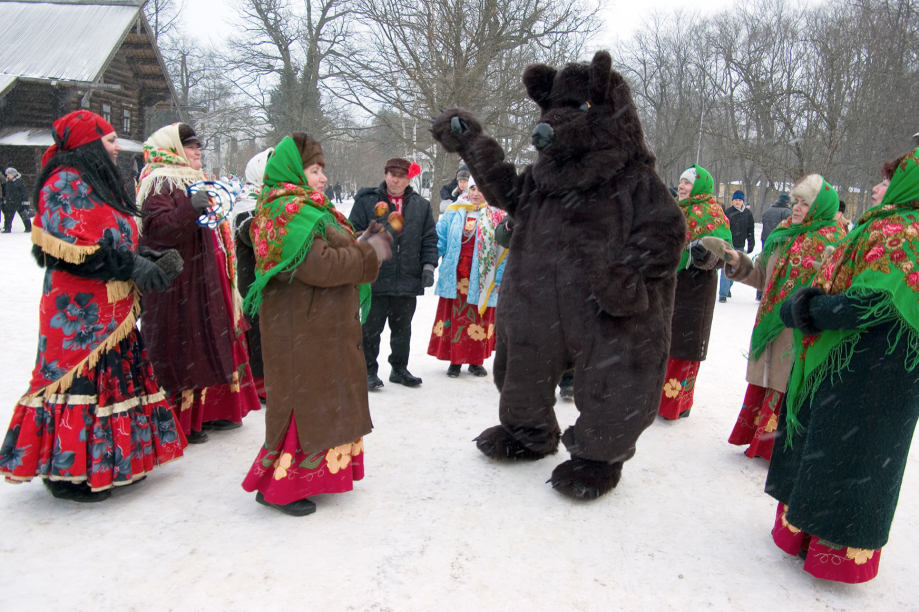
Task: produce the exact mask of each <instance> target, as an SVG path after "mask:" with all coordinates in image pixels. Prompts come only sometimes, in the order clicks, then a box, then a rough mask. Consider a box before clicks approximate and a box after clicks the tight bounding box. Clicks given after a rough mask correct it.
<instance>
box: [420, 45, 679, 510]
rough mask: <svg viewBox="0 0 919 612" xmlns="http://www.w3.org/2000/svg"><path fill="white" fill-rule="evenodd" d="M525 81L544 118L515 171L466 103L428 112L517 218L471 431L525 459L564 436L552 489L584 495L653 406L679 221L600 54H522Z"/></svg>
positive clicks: (611, 468)
mask: <svg viewBox="0 0 919 612" xmlns="http://www.w3.org/2000/svg"><path fill="white" fill-rule="evenodd" d="M523 83H524V85H525V86H526V90H527V94H528V95H529V97H530V98H532V99H533V100H534V101H535V102H536V103H537V104H538V105H539V107H540V109H541V111H542V115H541V118H540V123H539V124H538V125H537V126H536V127H535V129H534V130H533V144H534V146H535V147H536V149H537V150H538V157H537V160H536V163H534V164H532V165H530V166H527V167H526V168H524V169H523V172H521V173H520V174H518V173H517V170H516V168H515V166H514V165H513V164H511V163H508V162H506V161H505V160H504V151H503V149H502V148H501V146H500V145H499V144H498V143H497V142H496V141H495V140H494V139H493V138H491V137H490V136H487V135H486V134H485V133H484V131H483V129H482V125H481V124H480V123H479V122H478V121H477V120H476V119H475V117H474V116H473V115H472V114H471V113H470V112H468V111H466V110H465V109H462V108H454V109H451V110H448V111H446V112H444V113H442V114H441V115H440V116H439V117H437V119H435V121H434V125H433V133H434V138H435V139H436V140H437V141H438V142H440V143H441V144H442V145H443V146H444V148H446V149H447V150H448V151H450V152H456V153H459V154H460V156H461V157H462V158H463V160H464V161H465V162H466V164H467V165H468V167H469V170H470V171H471V173H472V176H473V177H474V178H475V181H476V185H477V186H478V187H479V189H481V190H482V192H483V193H484V194H485V197H486V199H487V201H488V203H489V204H491V205H493V206H496V207H498V208H501V209H503V210H506V211H507V212H508V213H509V214H510V215H511V216H512V217H513V219H514V230H513V236H512V238H511V243H510V250H509V251H508V258H507V266H506V268H505V272H504V278H503V280H502V284H501V295H500V299H499V300H498V311H497V326H498V347H497V354H496V356H495V366H494V374H495V383H496V384H497V386H498V390H499V391H500V393H501V400H500V404H499V417H500V422H501V425H499V426H496V427H492V428H490V429H487V430H485V431H484V432H482V434H480V435H479V436H478V438H476V443H477V446H478V448H479V450H481V451H482V452H483V453H484V454H485V455H487V456H489V457H491V458H493V459H505V460H507V459H509V460H537V459H541V458H543V457H545V456H547V455H550V454H553V453H555V452H557V450H558V442H559V440H560V439H561V440H562V441H563V442H564V443H565V446H566V448H567V449H568V451H569V452H570V453H571V459H570V460H568V461H565V462H564V463H562V464H560V465H558V466H557V467H556V468H555V470H554V471H553V472H552V478H551V482H552V486H553V487H554V488H555V489H556V490H557V491H559V492H561V493H563V494H565V495H567V496H569V497H573V498H576V499H594V498H597V497H600V496H601V495H603V494H604V493H607V492H609V491H610V490H612V489H613V487H615V486H616V484H617V483H618V482H619V477H620V475H621V473H622V464H623V462H625V461H627V460H628V459H630V458H631V457H632V456H633V455H634V454H635V444H636V442H637V440H638V436H639V435H640V434H641V432H642V431H644V430H645V429H646V428H647V427H648V426H649V425H650V424H651V423H653V422H654V418H655V415H656V414H657V409H658V405H659V404H660V395H661V389H662V387H663V384H664V374H665V372H666V368H667V357H668V353H669V349H670V318H671V314H672V312H673V298H674V288H675V285H676V268H677V264H678V263H679V260H680V253H681V251H682V250H683V249H684V248H685V242H686V222H685V219H684V216H683V213H682V212H681V211H680V208H679V206H677V203H676V202H675V201H674V199H673V197H671V195H670V193H669V191H668V190H667V187H666V186H665V185H664V183H663V182H662V181H661V180H660V178H659V177H658V176H657V173H656V172H655V170H654V162H655V158H654V155H653V154H652V153H651V151H650V150H649V149H648V147H647V145H646V144H645V139H644V134H643V132H642V128H641V123H640V121H639V119H638V113H637V112H636V110H635V105H634V103H633V101H632V96H631V93H630V91H629V87H628V85H627V84H626V82H625V80H624V79H623V78H622V76H621V75H619V74H618V73H616V72H614V71H613V70H612V62H611V60H610V56H609V54H608V53H606V52H599V53H597V54H596V55H595V56H594V58H593V61H592V62H591V63H590V64H587V63H571V64H568V65H567V66H565V67H564V68H563V69H562V70H561V71H556V69H554V68H552V67H550V66H546V65H541V64H540V65H532V66H529V67H528V68H527V69H526V70H525V71H524V73H523ZM571 366H573V367H574V401H575V405H576V406H577V408H578V411H579V412H580V415H579V417H578V419H577V421H576V422H575V424H574V426H573V427H569V428H568V429H567V430H566V431H565V434H564V435H561V430H560V429H559V425H558V421H557V419H556V417H555V411H554V409H553V407H554V405H555V387H556V385H557V384H558V382H559V380H560V378H561V376H562V374H563V373H564V371H565V370H566V369H567V368H569V367H571Z"/></svg>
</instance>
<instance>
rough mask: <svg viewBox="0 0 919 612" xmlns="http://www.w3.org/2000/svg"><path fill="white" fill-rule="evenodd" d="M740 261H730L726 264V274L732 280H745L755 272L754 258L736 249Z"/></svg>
mask: <svg viewBox="0 0 919 612" xmlns="http://www.w3.org/2000/svg"><path fill="white" fill-rule="evenodd" d="M735 253H737V255H738V258H739V260H740V261H730V262H727V263H725V264H724V275H725V276H727V277H728V279H730V280H732V281H743V280H744V279H745V278H747V277H748V276H750V273H751V272H753V260H751V259H750V258H749V257H747V256H746V255H744V254H743V253H742V252H741V251H735Z"/></svg>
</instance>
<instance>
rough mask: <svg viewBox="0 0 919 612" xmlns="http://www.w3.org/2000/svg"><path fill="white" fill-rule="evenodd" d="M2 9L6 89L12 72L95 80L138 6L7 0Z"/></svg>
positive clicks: (1, 71)
mask: <svg viewBox="0 0 919 612" xmlns="http://www.w3.org/2000/svg"><path fill="white" fill-rule="evenodd" d="M103 2H104V0H103ZM0 12H2V14H3V18H2V19H0V41H3V44H2V46H0V75H2V76H0V92H2V89H3V88H4V83H5V80H4V79H5V78H6V77H7V76H9V75H15V76H23V77H30V78H35V79H64V80H72V81H95V80H96V78H98V77H99V75H100V74H101V73H102V71H103V70H104V69H105V67H106V65H107V64H108V61H109V58H110V57H111V56H112V54H113V53H114V52H115V51H116V50H117V47H118V46H119V44H120V43H121V41H122V39H123V38H124V37H125V34H126V33H127V30H128V28H130V27H131V26H132V25H133V24H134V22H135V20H136V19H137V16H138V13H139V12H140V7H139V6H137V5H135V4H134V3H133V2H122V3H119V4H82V3H64V4H61V3H53V2H6V1H4V2H0ZM7 85H8V84H7Z"/></svg>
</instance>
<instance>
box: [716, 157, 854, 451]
mask: <svg viewBox="0 0 919 612" xmlns="http://www.w3.org/2000/svg"><path fill="white" fill-rule="evenodd" d="M791 198H792V200H793V201H794V203H795V204H794V209H793V211H792V216H791V218H789V219H785V220H784V221H782V222H781V223H780V224H779V226H778V227H777V228H776V229H774V230H773V231H772V232H771V233H770V234H769V238H768V239H767V240H766V244H765V245H764V246H763V252H762V253H761V254H760V255H759V257H757V258H756V261H755V262H753V261H751V260H750V258H749V257H747V256H746V255H745V254H744V253H743V252H742V251H735V250H733V249H727V250H726V251H725V253H726V254H727V255H729V256H730V260H729V263H727V264H725V266H724V273H725V275H726V276H727V277H728V278H729V279H731V280H732V281H739V282H741V283H744V284H745V285H749V286H751V287H754V288H756V289H758V290H760V291H762V292H763V296H762V298H761V300H760V303H759V310H758V311H757V313H756V323H755V324H754V326H753V337H752V338H751V340H750V357H749V361H748V362H747V383H748V384H747V393H746V395H745V396H744V400H743V407H742V408H741V410H740V416H738V417H737V423H736V424H735V425H734V431H732V432H731V437H730V438H728V442H730V443H731V444H737V445H743V444H749V445H750V446H749V448H748V449H747V451H746V455H747V456H748V457H750V458H751V459H752V458H753V457H756V456H760V457H763V458H764V459H766V460H767V461H768V460H769V459H770V458H771V457H772V444H773V441H774V439H775V430H776V429H777V427H778V422H779V406H781V405H782V397H784V395H785V388H786V387H787V386H788V374H789V373H790V372H791V362H792V360H793V358H794V353H793V351H792V345H793V338H792V332H791V330H790V329H787V328H786V327H785V326H784V325H783V324H782V320H781V318H780V317H779V309H780V308H781V306H782V304H783V303H784V302H785V300H786V299H788V298H789V297H791V295H792V294H793V293H794V292H795V291H796V290H797V289H799V288H801V287H807V286H809V285H810V284H811V281H812V280H813V279H814V274H816V273H817V269H818V268H819V267H820V264H821V262H822V261H823V259H824V256H826V255H829V253H830V252H831V251H832V248H828V247H835V245H836V243H838V242H839V241H840V240H842V238H843V237H844V236H845V235H846V230H845V229H844V228H843V226H842V225H840V224H839V222H838V221H836V212H837V211H838V210H839V195H838V194H837V193H836V190H835V189H833V188H832V187H831V186H830V185H829V184H827V182H826V181H824V180H823V177H822V176H820V175H819V174H811V175H809V176H806V177H804V178H803V179H801V181H799V182H798V184H797V185H795V187H794V189H792V190H791Z"/></svg>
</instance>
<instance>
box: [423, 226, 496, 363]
mask: <svg viewBox="0 0 919 612" xmlns="http://www.w3.org/2000/svg"><path fill="white" fill-rule="evenodd" d="M474 248H475V242H474V240H469V241H468V242H465V243H463V246H462V248H461V250H460V258H459V263H458V264H457V266H456V297H455V298H453V299H448V298H444V297H442V298H440V302H438V304H437V314H436V315H435V317H434V329H433V330H432V331H431V340H430V342H429V343H428V355H431V356H432V357H436V358H437V359H439V360H441V361H449V362H450V363H451V364H469V365H482V364H483V363H484V362H485V360H486V359H487V358H488V357H490V356H491V354H492V352H494V350H495V340H496V338H495V308H494V307H493V306H492V307H490V308H486V309H485V313H484V314H481V315H480V314H479V307H478V306H477V305H475V304H470V303H469V302H467V301H466V298H467V297H468V295H469V276H470V274H471V272H472V256H473V249H474ZM484 297H485V296H482V298H481V299H484Z"/></svg>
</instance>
